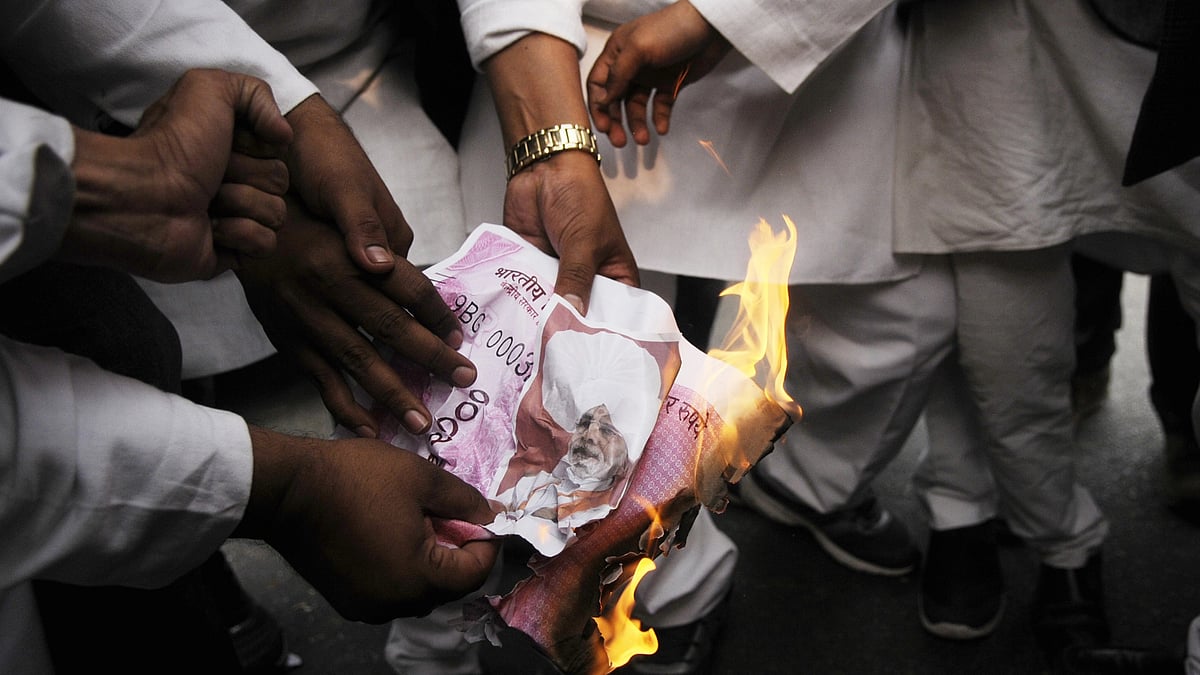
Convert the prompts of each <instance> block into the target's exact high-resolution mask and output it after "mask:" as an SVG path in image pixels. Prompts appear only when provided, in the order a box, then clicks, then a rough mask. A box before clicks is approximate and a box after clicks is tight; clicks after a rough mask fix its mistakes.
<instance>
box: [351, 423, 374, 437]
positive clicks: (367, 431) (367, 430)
mask: <svg viewBox="0 0 1200 675" xmlns="http://www.w3.org/2000/svg"><path fill="white" fill-rule="evenodd" d="M354 433H356V434H358V435H359V437H360V438H375V437H376V433H375V430H374V429H372V428H371V427H369V426H367V425H365V424H364V425H362V426H361V427H358V428H357V429H355V430H354Z"/></svg>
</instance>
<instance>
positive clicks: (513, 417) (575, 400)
mask: <svg viewBox="0 0 1200 675" xmlns="http://www.w3.org/2000/svg"><path fill="white" fill-rule="evenodd" d="M427 274H428V275H429V277H430V278H431V280H432V281H433V282H434V284H435V286H436V287H437V288H438V291H439V293H441V295H442V297H443V298H444V299H445V300H446V302H447V304H448V305H449V306H450V308H451V309H452V310H453V311H454V312H455V314H456V315H457V316H458V318H459V321H460V322H461V324H462V326H463V332H464V341H463V345H462V347H461V348H460V352H462V353H463V354H464V355H466V356H467V357H469V358H470V359H471V360H472V361H473V362H474V363H475V365H476V368H477V370H478V377H477V379H476V382H475V384H474V385H472V386H471V387H468V388H465V389H457V388H454V387H451V386H450V385H448V384H445V383H443V382H440V381H437V380H434V379H432V378H430V377H429V376H428V374H427V373H424V372H422V371H421V369H419V368H415V367H413V366H412V365H410V364H407V363H405V362H403V361H402V360H399V359H391V362H392V365H393V366H394V367H395V368H396V369H397V371H398V372H400V373H401V375H402V376H403V377H404V379H405V381H406V383H407V384H408V386H409V387H410V388H412V389H413V391H415V392H419V393H421V395H422V396H423V400H424V402H425V404H426V405H427V406H428V408H429V410H430V411H431V412H432V413H433V418H434V422H433V426H432V429H431V430H430V431H429V432H428V433H427V434H424V435H422V436H416V435H412V434H409V433H408V432H407V431H405V430H404V428H403V427H402V426H401V425H400V424H399V423H398V421H397V420H395V419H394V418H393V417H392V416H391V415H390V414H389V413H388V412H387V411H386V410H385V409H384V408H383V407H382V406H380V405H371V404H370V402H369V401H367V400H365V397H364V398H363V399H362V401H363V402H364V404H367V405H369V406H370V408H371V410H372V412H373V414H374V415H376V416H377V418H378V419H379V420H380V437H381V438H383V439H384V440H387V441H389V442H391V443H392V444H393V445H396V446H398V447H401V448H405V449H408V450H411V451H414V452H417V453H419V454H420V455H422V456H423V457H426V458H427V459H429V460H430V461H432V462H435V463H437V464H438V465H440V466H443V467H444V468H446V469H447V470H448V471H450V472H452V473H454V474H455V475H457V476H459V477H460V478H462V479H463V480H464V481H466V482H467V483H469V484H471V485H472V486H474V487H475V488H476V489H478V490H479V491H480V492H481V493H482V494H483V495H484V496H485V497H487V498H488V500H489V502H490V503H491V504H492V506H493V510H494V511H495V512H496V518H495V520H493V522H492V523H490V524H488V525H487V526H486V528H487V530H488V532H482V533H480V532H479V531H478V530H475V531H474V533H472V531H473V530H472V528H470V527H461V526H454V527H446V528H444V529H443V530H442V532H443V534H444V537H445V538H446V539H447V540H449V541H453V540H454V539H456V538H457V540H458V541H459V542H461V541H462V540H463V537H478V536H480V535H481V534H482V535H483V536H520V537H522V538H524V539H525V540H527V541H529V542H530V543H531V544H532V545H533V546H534V548H535V549H536V550H537V555H535V558H534V559H533V560H532V561H531V562H530V567H531V568H532V570H533V575H532V576H531V577H529V578H528V579H526V580H524V581H522V582H521V583H520V584H519V585H518V586H517V587H516V588H514V589H513V591H512V592H511V593H509V594H508V595H506V596H504V597H503V598H493V599H491V602H490V609H491V611H489V612H488V613H486V615H481V616H479V617H477V618H479V619H480V623H479V624H477V626H476V627H477V628H479V627H481V626H484V625H485V624H487V622H488V621H489V620H491V621H493V622H495V623H493V624H491V626H492V627H493V628H494V627H495V626H497V625H500V624H499V623H498V622H502V624H503V625H505V626H507V627H510V628H515V629H517V630H520V631H522V632H524V633H526V634H527V635H529V636H530V637H531V638H533V640H534V642H536V643H537V644H538V645H539V646H540V647H541V648H542V649H543V650H544V651H545V652H546V653H547V655H548V656H549V657H550V658H551V659H552V660H553V661H554V662H555V663H556V664H557V665H558V666H559V667H560V668H561V669H563V670H564V671H565V672H579V673H600V672H607V671H608V670H610V669H611V666H612V664H611V663H610V660H609V658H608V656H607V655H606V653H605V651H604V645H603V643H602V639H601V637H600V634H599V633H598V632H597V631H596V630H594V626H593V625H592V621H593V619H592V617H594V616H596V615H598V614H599V613H600V612H601V610H602V609H603V605H604V603H605V602H607V600H608V599H609V596H610V595H611V591H612V589H613V588H614V587H615V584H617V583H618V582H620V581H622V580H623V579H625V578H627V575H628V573H631V572H632V567H630V569H629V570H628V571H626V570H625V567H624V564H625V563H627V562H631V561H634V560H636V559H637V558H639V557H650V558H653V557H655V556H658V555H662V554H667V553H669V551H670V550H671V549H672V547H673V546H675V545H676V543H677V540H676V535H677V533H678V527H679V524H680V522H681V521H683V520H686V518H685V516H686V514H687V513H688V512H689V511H692V510H694V509H695V508H696V507H697V506H698V505H703V506H705V507H708V508H709V509H711V510H713V511H716V512H720V511H721V510H723V509H724V507H725V504H726V495H727V493H726V485H727V483H728V482H736V481H737V480H738V479H740V478H741V476H742V475H743V474H744V473H745V471H747V470H748V469H749V468H750V467H751V466H753V464H754V463H755V462H757V461H758V459H759V458H760V457H761V456H762V455H763V454H764V453H765V452H767V451H768V450H769V449H770V448H771V446H772V443H773V442H774V441H775V440H776V439H777V438H778V437H779V435H781V434H782V433H783V431H784V430H785V429H786V428H787V427H788V426H789V425H790V423H791V418H790V417H789V415H788V414H787V413H785V412H784V410H783V409H782V408H781V407H780V406H779V405H777V404H776V403H774V402H773V401H772V400H771V399H770V398H768V397H767V396H766V395H765V394H764V392H763V390H762V389H761V388H760V387H759V386H758V385H757V384H755V382H754V381H753V380H752V379H751V378H750V377H748V376H747V375H746V374H743V373H742V372H739V371H738V370H737V369H735V368H733V367H731V366H730V365H727V364H725V363H723V362H722V361H719V360H717V359H715V358H712V357H709V356H707V355H705V354H704V353H702V352H700V351H699V350H697V349H696V348H695V347H693V346H692V345H690V344H689V343H687V342H686V341H685V340H683V339H682V337H681V336H680V334H679V332H678V329H677V327H676V325H675V322H674V319H673V316H672V312H671V309H670V307H669V306H668V305H667V304H666V303H665V302H664V301H663V300H662V299H660V298H658V297H657V296H655V295H653V294H652V293H649V292H646V291H642V290H639V289H634V288H630V287H627V286H624V285H622V284H618V283H616V282H613V281H611V280H608V279H604V278H597V279H596V283H595V286H594V288H593V291H592V297H591V305H590V308H589V313H588V316H587V317H583V316H581V315H579V314H578V313H577V312H576V311H575V310H574V309H573V308H572V307H571V306H570V305H569V304H567V303H566V302H564V301H563V300H562V299H561V298H559V297H558V296H555V295H554V294H553V288H552V284H553V280H554V279H555V277H556V274H557V261H556V260H555V259H554V258H551V257H549V256H547V255H545V254H543V253H541V252H540V251H538V250H536V249H535V248H533V247H532V246H530V245H529V244H527V243H526V242H524V241H523V240H522V239H520V238H519V237H518V236H516V235H515V234H513V233H512V232H511V231H510V230H508V229H507V228H502V227H498V226H493V225H482V226H480V227H479V228H478V229H476V230H475V231H474V233H473V234H472V235H471V237H470V238H469V239H468V240H467V242H466V243H465V244H464V245H463V247H462V248H461V249H460V250H459V252H458V253H457V254H455V255H454V256H452V257H451V258H449V259H447V260H445V261H443V262H441V263H439V264H437V265H435V266H433V267H431V268H430V269H429V270H428V271H427ZM389 358H390V357H389ZM359 395H360V396H363V395H362V393H361V392H359ZM489 533H490V534H489ZM679 539H680V540H682V537H680V538H679ZM497 620H498V622H497ZM475 632H476V634H479V635H482V634H484V633H488V634H490V635H491V636H493V637H494V636H495V634H496V632H495V631H494V630H491V631H483V630H476V631H475Z"/></svg>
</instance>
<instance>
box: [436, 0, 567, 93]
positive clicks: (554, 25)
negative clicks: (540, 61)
mask: <svg viewBox="0 0 1200 675" xmlns="http://www.w3.org/2000/svg"><path fill="white" fill-rule="evenodd" d="M458 9H459V11H460V12H461V14H462V26H463V36H464V37H465V38H466V43H467V50H468V51H469V52H470V54H471V63H473V64H474V65H475V67H476V68H479V67H480V66H481V64H482V63H483V62H484V61H486V60H487V59H488V58H489V57H491V56H492V55H494V54H496V53H497V52H499V51H501V50H503V49H504V48H505V47H507V46H509V45H510V44H512V43H514V42H516V41H517V40H519V39H521V38H523V37H525V36H526V35H528V34H530V33H546V34H547V35H553V36H554V37H557V38H561V39H563V40H566V41H567V42H569V43H571V44H572V45H574V46H575V49H576V51H577V52H578V53H579V54H580V55H581V56H582V55H583V52H584V50H585V49H586V48H587V37H586V35H585V34H584V30H583V19H582V16H583V2H582V0H458ZM530 77H536V73H530Z"/></svg>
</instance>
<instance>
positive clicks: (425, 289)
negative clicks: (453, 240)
mask: <svg viewBox="0 0 1200 675" xmlns="http://www.w3.org/2000/svg"><path fill="white" fill-rule="evenodd" d="M238 276H239V278H240V279H241V281H242V283H243V285H244V286H245V288H246V296H247V298H248V299H249V301H250V305H251V307H252V308H253V309H254V312H255V314H256V316H257V317H258V318H259V320H260V321H261V322H262V324H263V327H264V329H265V330H266V332H267V334H268V335H269V336H270V338H271V342H272V343H274V344H275V346H276V347H277V348H278V349H279V350H280V352H282V353H284V354H286V355H288V356H290V357H292V358H293V359H294V360H296V361H297V363H298V364H299V365H300V367H301V368H303V369H304V370H305V371H307V372H308V373H309V374H310V375H311V376H312V377H313V380H314V381H315V382H316V384H317V388H318V390H319V391H320V394H321V398H322V399H323V400H324V402H325V406H326V407H327V408H328V409H329V410H330V412H332V413H333V416H334V418H335V419H336V420H337V421H338V423H339V424H341V425H343V426H345V427H346V428H348V429H353V430H354V431H355V432H356V433H357V434H358V435H360V436H364V437H368V438H374V437H375V436H376V435H377V434H378V431H379V429H378V424H377V422H376V421H375V420H374V419H373V418H372V416H371V415H370V414H369V412H368V411H367V410H365V409H363V408H362V406H360V405H358V403H357V402H356V401H355V400H354V396H353V395H352V393H351V391H350V388H349V386H348V385H347V383H346V381H345V379H343V377H342V372H345V373H347V374H348V375H349V376H350V377H352V378H354V379H355V381H357V382H358V384H359V385H360V386H361V387H362V388H363V389H364V390H365V391H366V392H367V393H368V394H370V395H371V397H372V399H373V400H375V401H378V402H379V403H381V404H383V405H385V406H387V408H388V410H390V411H391V412H392V414H393V415H395V417H396V419H398V420H400V422H401V423H402V424H404V426H405V428H406V429H408V430H409V431H410V432H412V433H421V432H423V431H425V430H426V429H427V428H428V427H429V422H430V419H431V416H430V413H429V410H428V409H427V408H426V407H425V405H424V403H422V401H421V397H420V396H418V395H416V394H414V393H413V392H412V391H410V390H409V389H408V388H407V387H406V386H405V384H404V382H403V381H402V380H401V378H400V376H399V375H398V374H397V373H396V371H395V370H394V369H393V368H392V367H391V366H390V365H388V364H387V363H386V362H385V361H384V360H383V359H382V358H381V357H380V355H379V352H378V351H377V350H376V348H375V347H374V346H373V344H372V343H371V341H370V340H368V339H367V338H366V337H365V336H364V335H363V334H362V333H360V332H359V328H361V329H362V330H364V331H366V332H367V333H368V334H370V335H371V336H372V337H373V338H375V339H376V340H378V341H380V342H382V343H383V344H387V345H389V346H390V347H392V348H393V349H395V350H396V352H397V354H398V355H400V356H401V357H404V358H406V359H408V360H409V361H411V362H413V363H415V364H416V365H418V366H420V367H422V368H424V369H426V370H427V371H428V372H431V373H433V375H434V376H436V377H439V378H441V379H442V380H444V381H446V382H450V383H451V384H454V385H455V386H458V387H466V386H470V385H471V383H473V382H474V381H475V375H476V371H475V366H474V365H473V364H472V363H471V362H470V360H468V359H467V358H466V357H465V356H463V355H461V354H459V353H458V352H457V351H455V349H456V348H457V347H458V346H459V345H461V344H462V328H461V324H460V323H459V321H458V319H457V318H455V316H454V314H453V313H451V311H450V308H449V307H447V306H446V303H445V301H444V300H442V297H441V296H440V295H439V294H438V292H437V290H436V289H434V287H433V284H432V283H431V282H430V281H429V279H428V278H427V277H426V276H425V275H424V274H422V273H421V271H420V270H418V269H417V268H416V267H414V266H413V265H412V264H410V263H409V262H408V261H407V260H405V259H404V258H401V257H397V258H396V260H395V263H394V264H393V266H392V268H391V270H390V271H388V272H387V273H386V274H370V273H367V272H364V271H363V270H362V268H361V267H359V266H358V265H356V264H355V262H354V261H353V260H351V259H350V255H349V253H348V252H347V250H346V247H345V246H343V245H342V240H341V237H340V234H339V232H338V231H337V230H336V229H334V227H333V226H332V225H329V224H326V223H323V222H318V221H317V220H315V219H314V218H313V217H312V215H311V214H309V213H308V212H307V211H306V209H305V208H304V207H303V206H302V205H300V204H298V203H296V202H295V201H294V200H292V201H290V202H289V208H288V223H287V226H286V227H284V228H283V229H282V230H280V232H279V244H278V249H277V251H276V252H275V254H274V255H272V256H269V257H267V258H263V259H261V260H254V261H247V262H246V264H244V265H243V267H242V269H241V270H239V272H238Z"/></svg>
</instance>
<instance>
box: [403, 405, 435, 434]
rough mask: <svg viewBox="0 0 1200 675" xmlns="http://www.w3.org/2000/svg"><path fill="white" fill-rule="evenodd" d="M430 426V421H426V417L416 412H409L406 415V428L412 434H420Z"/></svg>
mask: <svg viewBox="0 0 1200 675" xmlns="http://www.w3.org/2000/svg"><path fill="white" fill-rule="evenodd" d="M428 426H429V420H427V419H425V416H424V415H422V414H421V413H419V412H417V411H416V410H409V411H408V412H406V413H404V428H405V429H408V430H409V431H410V432H412V433H414V434H419V433H421V432H422V431H425V428H426V427H428Z"/></svg>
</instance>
